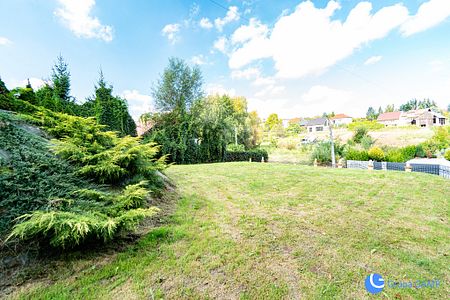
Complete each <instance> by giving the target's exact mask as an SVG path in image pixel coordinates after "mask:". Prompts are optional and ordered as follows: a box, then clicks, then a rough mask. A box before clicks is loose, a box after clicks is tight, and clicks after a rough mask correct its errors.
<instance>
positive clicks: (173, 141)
mask: <svg viewBox="0 0 450 300" xmlns="http://www.w3.org/2000/svg"><path fill="white" fill-rule="evenodd" d="M153 97H154V98H155V102H156V107H157V109H158V112H157V113H153V114H147V115H146V118H147V119H149V121H150V122H151V123H152V124H154V125H153V127H152V128H151V129H150V130H149V131H148V132H147V133H146V134H145V140H146V141H153V142H155V143H157V144H159V145H161V154H163V155H168V158H169V160H170V161H171V162H175V163H180V164H186V163H201V162H220V161H224V159H225V155H226V149H227V145H229V144H231V143H234V144H235V145H244V146H245V148H246V149H252V148H255V147H256V146H257V145H258V143H259V142H260V134H259V132H258V130H257V129H258V126H259V123H260V120H259V118H258V116H257V114H256V113H253V112H252V113H248V111H247V101H246V99H245V98H241V97H234V98H231V97H229V96H227V95H222V96H220V95H211V96H208V97H204V94H203V91H202V76H201V73H200V70H199V69H198V68H197V67H193V68H191V67H189V66H188V65H187V64H186V63H185V62H184V61H182V60H179V59H174V58H172V59H170V60H169V66H168V67H167V68H166V69H165V70H164V72H163V74H162V75H161V79H160V80H159V81H158V82H157V84H156V85H155V86H154V87H153Z"/></svg>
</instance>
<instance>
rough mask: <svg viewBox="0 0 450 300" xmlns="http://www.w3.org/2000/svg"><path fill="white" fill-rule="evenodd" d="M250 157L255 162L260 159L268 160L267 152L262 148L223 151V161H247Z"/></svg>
mask: <svg viewBox="0 0 450 300" xmlns="http://www.w3.org/2000/svg"><path fill="white" fill-rule="evenodd" d="M250 158H251V159H252V161H255V162H261V160H262V159H264V162H268V161H269V154H268V153H267V151H266V150H264V149H254V150H248V151H227V152H226V153H225V157H224V161H226V162H229V161H249V160H250Z"/></svg>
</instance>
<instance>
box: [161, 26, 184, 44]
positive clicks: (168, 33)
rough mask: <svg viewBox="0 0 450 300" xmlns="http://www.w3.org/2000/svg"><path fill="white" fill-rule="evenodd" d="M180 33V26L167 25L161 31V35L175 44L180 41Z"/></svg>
mask: <svg viewBox="0 0 450 300" xmlns="http://www.w3.org/2000/svg"><path fill="white" fill-rule="evenodd" d="M179 31H180V24H176V23H175V24H167V25H166V26H164V28H163V29H162V30H161V34H162V35H163V36H165V37H167V39H168V40H169V42H170V43H172V44H175V43H176V42H177V41H178V32H179Z"/></svg>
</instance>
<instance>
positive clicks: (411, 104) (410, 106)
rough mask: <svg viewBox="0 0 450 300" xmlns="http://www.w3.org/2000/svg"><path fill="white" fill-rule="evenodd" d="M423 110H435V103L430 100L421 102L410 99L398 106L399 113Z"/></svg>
mask: <svg viewBox="0 0 450 300" xmlns="http://www.w3.org/2000/svg"><path fill="white" fill-rule="evenodd" d="M423 108H437V105H436V102H434V101H432V100H430V99H423V100H417V99H411V100H409V101H408V102H406V103H405V104H402V105H400V110H401V111H409V110H415V109H423Z"/></svg>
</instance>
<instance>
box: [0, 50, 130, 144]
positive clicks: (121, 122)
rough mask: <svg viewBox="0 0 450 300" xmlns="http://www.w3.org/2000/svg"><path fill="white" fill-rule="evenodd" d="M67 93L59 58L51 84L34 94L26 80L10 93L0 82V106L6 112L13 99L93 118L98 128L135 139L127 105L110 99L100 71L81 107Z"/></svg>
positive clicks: (113, 97) (66, 72) (67, 83)
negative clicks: (102, 126) (91, 93)
mask: <svg viewBox="0 0 450 300" xmlns="http://www.w3.org/2000/svg"><path fill="white" fill-rule="evenodd" d="M70 90H71V79H70V71H69V67H68V64H67V63H66V62H65V60H64V58H63V57H62V56H61V55H60V56H58V58H57V60H56V63H55V65H54V66H53V68H52V73H51V76H50V80H47V81H46V82H45V84H44V85H43V86H42V87H40V88H39V89H37V90H36V91H35V90H34V89H33V87H32V86H31V84H30V81H29V80H28V83H27V85H26V86H25V87H16V88H14V89H12V90H11V91H10V90H8V88H7V87H6V85H5V83H4V82H3V81H2V80H1V78H0V95H1V96H0V104H2V107H5V108H7V103H8V99H7V98H8V97H15V98H17V99H20V100H24V101H27V102H29V103H31V104H33V105H37V106H42V107H45V108H47V109H50V110H52V111H54V112H62V113H67V114H70V115H74V116H80V117H94V118H96V119H97V121H98V122H99V123H100V124H102V125H105V130H111V131H117V132H118V133H119V134H120V135H121V136H125V135H131V136H135V135H136V124H135V122H134V120H133V118H132V117H131V115H130V114H129V112H128V104H127V101H126V100H125V99H123V98H121V97H119V96H117V95H113V86H112V85H111V84H108V83H107V82H106V80H105V78H104V75H103V72H102V71H100V74H99V79H98V81H97V83H96V84H95V85H94V94H93V95H92V96H91V97H89V98H87V99H86V101H85V102H84V103H82V104H81V103H78V102H77V101H76V99H75V97H73V96H71V94H70Z"/></svg>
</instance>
